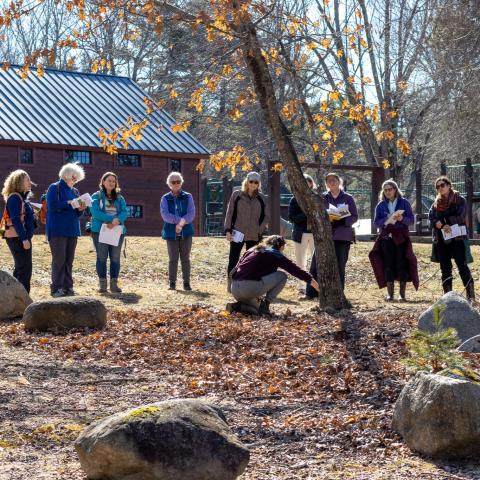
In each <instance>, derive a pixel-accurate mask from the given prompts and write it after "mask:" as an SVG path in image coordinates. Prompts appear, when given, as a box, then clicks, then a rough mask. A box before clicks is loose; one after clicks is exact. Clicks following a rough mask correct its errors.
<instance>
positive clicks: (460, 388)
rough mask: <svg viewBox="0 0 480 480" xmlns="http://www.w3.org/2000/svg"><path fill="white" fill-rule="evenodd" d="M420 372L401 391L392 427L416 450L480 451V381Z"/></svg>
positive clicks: (439, 454) (436, 453)
mask: <svg viewBox="0 0 480 480" xmlns="http://www.w3.org/2000/svg"><path fill="white" fill-rule="evenodd" d="M451 370H452V371H453V372H457V371H459V373H458V375H457V374H455V373H453V374H452V375H451V377H455V378H451V377H450V376H445V375H450V374H449V373H446V374H445V375H442V374H430V373H425V372H419V373H417V374H416V375H415V377H414V378H413V379H412V380H410V381H409V382H408V383H407V385H405V387H404V389H403V390H402V392H401V393H400V396H399V397H398V400H397V402H396V404H395V410H394V414H393V421H392V428H393V429H394V430H396V431H397V432H399V433H400V435H402V437H403V438H404V440H405V442H406V444H407V445H408V446H409V447H410V448H411V449H412V450H414V451H417V452H420V453H422V454H424V455H428V456H430V457H433V458H443V459H450V458H457V459H460V458H465V457H467V456H479V455H480V384H479V383H478V382H475V381H470V380H468V379H466V378H462V375H461V370H460V369H451Z"/></svg>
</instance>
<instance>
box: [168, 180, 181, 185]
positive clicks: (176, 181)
mask: <svg viewBox="0 0 480 480" xmlns="http://www.w3.org/2000/svg"><path fill="white" fill-rule="evenodd" d="M170 183H171V184H172V185H178V184H179V183H182V181H181V180H171V181H170Z"/></svg>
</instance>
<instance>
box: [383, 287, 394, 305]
mask: <svg viewBox="0 0 480 480" xmlns="http://www.w3.org/2000/svg"><path fill="white" fill-rule="evenodd" d="M394 285H395V284H394V283H393V282H387V296H386V297H385V300H386V301H387V302H392V301H393V296H394V294H395V286H394Z"/></svg>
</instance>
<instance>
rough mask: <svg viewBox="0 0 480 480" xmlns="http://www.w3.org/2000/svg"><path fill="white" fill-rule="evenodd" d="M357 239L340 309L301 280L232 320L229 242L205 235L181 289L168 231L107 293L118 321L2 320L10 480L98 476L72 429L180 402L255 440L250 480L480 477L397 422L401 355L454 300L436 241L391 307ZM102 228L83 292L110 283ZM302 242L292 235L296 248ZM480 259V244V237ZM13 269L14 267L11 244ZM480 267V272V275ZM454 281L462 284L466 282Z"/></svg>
mask: <svg viewBox="0 0 480 480" xmlns="http://www.w3.org/2000/svg"><path fill="white" fill-rule="evenodd" d="M35 240H36V241H35V245H34V248H35V250H34V265H35V266H34V271H35V273H34V281H33V289H32V297H33V299H34V300H37V299H40V298H46V297H47V296H48V292H49V287H48V285H49V261H50V256H49V252H48V250H47V248H46V245H45V244H43V243H41V238H40V237H37V238H36V239H35ZM369 248H371V244H366V243H359V244H356V245H354V246H353V247H352V251H351V256H350V262H349V265H348V274H347V289H346V290H347V296H348V297H349V298H350V300H351V301H352V303H353V309H352V310H351V311H350V312H348V311H343V312H340V313H339V314H338V315H335V316H330V315H327V314H325V313H319V312H318V311H317V310H316V304H315V302H312V301H304V300H300V299H299V295H298V286H299V285H298V283H297V282H295V281H294V280H292V281H290V282H289V284H288V286H287V288H286V290H285V291H284V292H283V293H282V296H281V298H280V300H279V302H278V303H276V304H275V305H274V306H273V309H274V310H275V312H276V315H275V316H274V317H273V318H271V319H266V318H253V319H252V318H245V317H242V316H239V315H231V316H227V315H226V314H225V312H223V311H222V310H223V307H224V304H225V302H226V301H228V300H229V297H228V294H227V293H226V289H225V276H224V270H225V264H226V256H227V246H226V244H225V241H224V240H222V239H210V238H209V239H205V238H198V239H195V241H194V249H193V255H192V258H193V276H192V286H193V287H194V292H191V293H190V292H183V291H181V290H179V291H177V292H170V291H168V290H167V289H166V287H167V261H166V248H165V245H164V243H163V242H162V241H161V240H159V239H154V238H146V239H144V238H138V237H137V238H131V239H129V240H128V246H127V258H126V259H123V267H122V270H123V272H124V273H123V275H122V286H123V288H124V293H123V294H121V295H104V296H103V297H102V298H103V300H104V301H105V303H106V304H107V305H108V306H109V307H110V308H109V322H108V325H107V327H106V329H105V330H104V331H103V332H71V333H69V334H67V335H52V334H33V335H31V334H26V333H25V332H23V329H22V325H21V323H20V322H19V320H12V321H8V322H1V323H0V479H1V480H17V479H26V478H33V479H48V480H53V479H65V480H84V479H85V478H86V477H85V476H84V474H83V472H82V471H81V468H80V465H79V463H78V460H77V457H76V454H75V451H74V448H73V441H74V439H75V438H76V437H77V436H78V434H79V432H80V431H81V430H82V429H83V428H85V426H87V425H88V424H90V423H91V422H92V421H94V420H95V419H98V418H102V417H104V416H106V415H109V414H111V413H114V412H117V411H119V410H122V409H127V408H131V407H135V406H139V405H142V404H147V403H151V402H156V401H159V400H164V399H170V398H186V397H200V398H205V399H207V400H209V401H211V402H214V403H216V404H218V405H220V406H221V407H222V408H223V410H224V411H225V413H226V416H227V419H228V421H229V424H230V425H231V428H232V429H233V431H234V432H235V433H236V434H237V435H238V436H239V437H240V439H241V440H242V441H243V442H244V443H245V444H246V445H248V446H249V447H250V450H251V461H250V464H249V466H248V468H247V471H246V472H245V474H244V475H242V477H241V479H242V480H267V479H269V480H271V479H280V480H285V479H332V480H337V479H338V480H340V479H359V480H360V479H373V480H377V479H378V480H380V479H382V480H386V479H449V478H451V479H465V480H466V479H469V480H470V479H480V464H479V463H478V462H464V463H435V462H431V461H429V460H428V459H424V458H422V457H420V456H418V455H415V454H413V453H411V452H410V451H409V450H408V449H407V448H406V447H405V446H404V445H403V443H402V441H401V438H400V437H398V436H397V435H396V434H395V433H394V432H392V431H391V429H390V419H391V414H392V409H393V405H394V402H395V399H396V398H397V396H398V393H399V391H400V390H401V388H402V386H403V384H404V382H405V381H406V380H407V379H408V374H407V373H406V372H405V370H404V368H403V366H402V365H401V364H400V359H401V358H403V357H404V356H405V355H406V354H407V352H406V348H405V339H406V338H407V337H408V335H409V333H410V332H411V331H412V329H413V328H414V327H415V325H416V318H417V316H418V314H419V313H420V312H421V311H422V310H424V309H425V308H426V307H427V306H428V305H430V304H431V303H432V302H433V301H434V300H435V299H437V298H438V297H439V296H440V292H439V281H438V277H434V278H432V279H430V277H432V276H435V275H436V272H437V267H436V266H435V265H432V264H431V263H430V262H429V261H428V253H429V247H428V246H427V245H415V251H416V253H417V256H418V258H419V267H420V268H419V270H420V279H421V283H422V286H421V288H420V290H419V291H418V292H412V291H409V292H408V293H409V298H410V302H408V303H405V304H399V303H393V304H389V305H385V303H384V302H383V300H382V298H383V294H384V292H383V291H379V290H378V288H376V286H375V284H374V278H373V274H372V273H371V269H370V267H369V264H368V259H367V253H368V250H369ZM90 250H91V243H90V239H88V238H83V239H81V240H80V244H79V248H78V255H77V259H76V263H75V269H74V272H75V289H76V291H77V292H78V293H79V294H82V295H98V294H97V293H96V292H95V289H96V276H95V272H94V262H95V256H94V253H93V252H92V251H90ZM287 252H289V253H292V250H291V247H290V249H289V250H288V251H287ZM473 253H474V257H475V260H476V263H475V264H474V265H475V267H476V266H477V265H478V261H479V260H480V251H479V249H478V247H474V248H473ZM0 268H3V269H6V270H10V268H11V267H10V257H9V254H8V252H7V249H6V246H5V245H2V246H1V248H0ZM477 268H478V267H476V270H475V271H474V276H475V278H478V269H477ZM455 287H456V289H457V290H458V291H462V288H461V287H460V285H459V284H458V283H457V282H456V283H455Z"/></svg>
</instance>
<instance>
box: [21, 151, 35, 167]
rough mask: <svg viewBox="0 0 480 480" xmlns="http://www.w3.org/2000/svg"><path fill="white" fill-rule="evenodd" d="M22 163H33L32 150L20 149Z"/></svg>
mask: <svg viewBox="0 0 480 480" xmlns="http://www.w3.org/2000/svg"><path fill="white" fill-rule="evenodd" d="M20 163H23V164H31V163H33V150H32V149H31V148H21V149H20Z"/></svg>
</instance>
